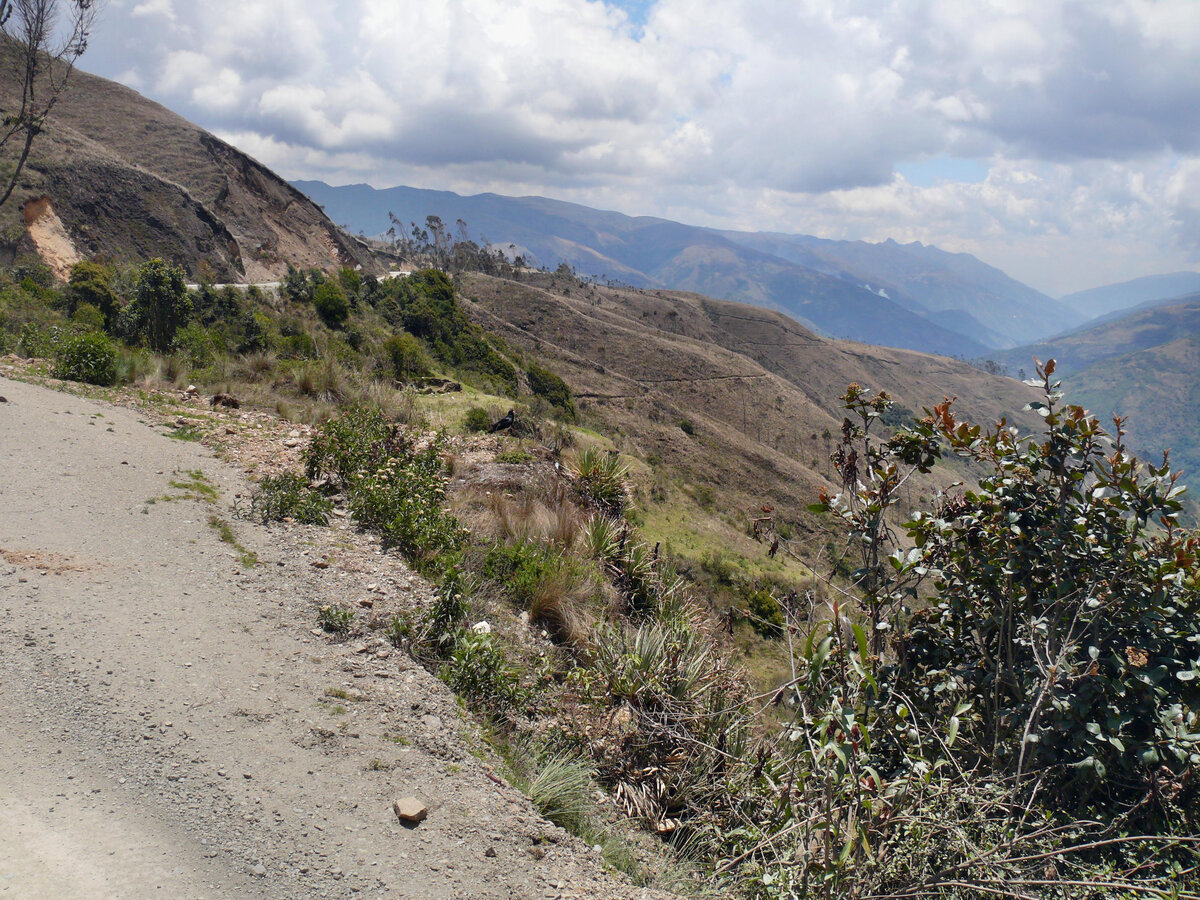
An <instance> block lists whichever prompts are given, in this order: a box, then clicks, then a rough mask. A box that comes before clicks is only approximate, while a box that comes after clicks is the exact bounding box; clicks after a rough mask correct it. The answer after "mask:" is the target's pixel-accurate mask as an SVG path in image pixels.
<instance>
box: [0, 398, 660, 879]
mask: <svg viewBox="0 0 1200 900" xmlns="http://www.w3.org/2000/svg"><path fill="white" fill-rule="evenodd" d="M0 395H3V396H4V397H5V398H6V402H4V403H0V557H2V558H0V898H9V897H11V898H21V900H37V898H47V900H50V898H53V900H71V898H81V900H82V898H88V900H94V898H146V897H169V898H268V897H270V898H281V897H289V898H290V897H296V898H307V897H389V898H476V897H477V898H527V897H528V898H542V897H570V898H576V897H579V898H582V897H587V898H589V900H607V898H651V897H661V896H662V895H659V894H656V893H655V892H651V891H647V890H642V889H639V888H636V887H633V886H632V885H630V884H629V883H628V882H627V881H625V880H623V879H622V878H619V877H617V876H614V875H610V874H608V873H606V872H604V871H603V870H602V868H601V867H600V865H599V864H598V858H597V856H596V854H595V853H594V851H593V850H591V849H590V848H588V847H586V846H585V845H583V844H582V842H579V841H577V840H576V839H574V838H571V837H569V836H568V835H566V833H565V832H562V831H561V830H559V829H557V828H555V827H554V826H552V825H550V824H549V823H547V822H545V821H544V820H542V819H541V818H540V817H539V816H538V815H537V814H536V812H535V811H534V810H533V808H532V807H531V805H530V804H529V802H528V801H527V800H526V799H525V798H524V797H522V796H521V795H520V794H519V793H518V792H516V791H515V790H513V789H512V788H511V787H508V786H507V785H506V784H504V783H502V782H501V780H500V779H498V778H497V777H496V776H495V775H494V774H493V773H492V772H491V770H490V767H489V765H488V760H489V756H488V752H487V751H486V748H484V747H483V745H482V743H481V742H480V741H479V739H478V737H477V735H476V730H475V727H474V725H473V724H472V723H471V722H470V721H469V720H468V719H467V717H465V716H464V715H463V714H462V713H461V711H460V710H459V707H458V706H457V704H456V703H455V702H454V698H453V697H452V696H451V695H450V694H449V692H448V691H447V690H446V689H445V688H444V686H443V685H442V684H441V683H440V682H438V681H437V680H436V679H434V678H433V677H432V676H430V675H429V674H428V673H427V672H425V671H424V670H423V669H421V668H420V667H419V666H416V665H415V664H413V663H412V661H411V660H409V659H407V658H406V657H404V656H403V655H402V654H398V653H396V652H395V651H393V650H390V649H389V648H388V647H387V645H386V644H385V643H384V642H383V641H381V640H379V639H377V638H376V637H374V636H373V635H372V634H368V635H367V636H366V637H363V638H357V639H351V640H350V641H346V642H341V643H339V642H335V641H331V640H330V639H329V638H328V637H327V636H325V635H324V634H321V633H313V632H312V627H313V625H314V624H315V615H316V610H317V608H318V606H319V605H320V604H321V603H328V602H330V601H335V600H336V601H343V602H350V603H354V602H355V600H356V598H372V597H373V598H375V599H374V600H373V601H372V602H373V603H374V605H375V609H376V611H377V612H379V613H380V614H391V613H393V612H394V611H395V610H396V609H398V608H400V607H402V606H403V605H404V604H405V602H406V600H409V595H410V592H411V591H416V590H420V589H421V588H420V585H418V584H416V583H415V581H414V579H413V578H412V576H411V573H407V572H406V570H404V569H403V567H402V566H400V565H399V563H397V562H396V561H394V560H392V559H389V558H387V557H383V556H382V555H379V554H378V552H377V551H374V550H370V551H368V552H369V553H374V554H376V555H375V556H374V557H373V559H374V562H373V564H372V565H373V566H374V568H368V567H363V566H360V567H358V568H357V569H355V568H354V567H339V566H338V565H336V564H335V565H324V564H322V563H319V562H318V563H317V565H314V561H317V560H323V559H329V558H335V559H336V558H337V554H338V553H342V554H343V556H344V555H345V551H344V548H345V547H347V546H349V545H350V544H351V543H352V542H353V541H355V540H361V538H360V537H359V536H357V535H356V534H355V533H354V532H353V531H352V529H350V528H348V527H346V526H344V523H343V525H342V527H341V530H339V529H338V528H329V529H314V528H306V527H302V526H293V527H290V528H289V527H275V528H270V529H268V528H265V527H261V526H257V525H251V524H250V523H248V522H246V521H242V520H238V519H236V518H235V517H234V515H233V512H232V509H231V504H232V503H233V501H234V498H235V497H236V496H237V495H238V494H239V493H244V492H245V491H246V489H247V485H246V482H245V481H244V480H243V477H242V474H241V473H240V472H239V471H238V470H236V469H235V468H233V467H232V466H231V465H229V464H227V463H225V462H223V461H221V460H219V459H217V458H216V457H214V456H213V455H212V453H211V452H210V451H208V450H206V449H205V448H204V447H203V446H201V445H200V444H198V443H189V442H185V441H179V440H172V439H170V438H168V437H167V436H165V435H164V434H163V432H162V431H161V430H157V429H155V428H154V427H152V426H151V425H150V424H148V423H146V422H144V421H142V420H141V419H140V418H139V414H138V412H137V411H136V410H130V409H125V408H121V407H117V406H113V405H109V404H104V403H99V402H93V401H90V400H85V399H81V398H79V397H76V396H72V395H69V394H65V393H58V392H54V391H51V390H48V389H46V388H42V387H37V386H33V385H29V384H25V383H20V382H16V381H13V380H11V379H4V378H0ZM171 482H175V485H172V484H171ZM180 485H190V486H191V487H180ZM205 485H208V486H211V488H212V489H215V496H210V497H208V498H206V497H205V494H210V495H212V494H214V491H213V490H207V489H205V488H204V487H203V486H205ZM167 497H175V498H176V499H170V500H168V499H165V498H167ZM214 517H215V518H214ZM221 520H223V521H225V522H226V523H228V524H229V525H230V526H231V527H232V529H233V532H234V538H235V539H236V540H237V541H238V542H239V543H240V544H241V545H242V548H244V549H243V550H239V549H236V548H234V547H232V546H231V545H230V544H229V543H225V542H223V541H222V540H221V536H220V533H219V530H218V529H217V528H214V527H213V525H214V524H219V522H220V521H221ZM243 552H252V553H254V554H256V555H257V558H258V564H257V565H254V566H249V567H247V565H246V563H245V562H244V560H243V558H242V556H243ZM368 558H371V557H368ZM368 582H372V583H368ZM363 605H365V601H364V604H363ZM406 796H413V797H416V798H418V799H419V800H420V801H421V802H422V803H424V804H426V805H427V806H428V808H429V815H428V818H427V819H426V820H425V821H424V822H422V823H421V824H419V825H417V826H416V827H414V828H407V827H404V826H403V825H401V824H400V822H399V821H398V820H397V818H396V816H395V815H394V814H393V812H392V803H393V801H394V800H396V799H399V798H402V797H406Z"/></svg>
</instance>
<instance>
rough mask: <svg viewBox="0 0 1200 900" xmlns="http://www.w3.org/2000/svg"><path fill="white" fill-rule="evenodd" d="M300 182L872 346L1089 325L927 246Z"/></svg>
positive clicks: (638, 283)
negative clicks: (765, 311) (774, 313)
mask: <svg viewBox="0 0 1200 900" xmlns="http://www.w3.org/2000/svg"><path fill="white" fill-rule="evenodd" d="M293 184H294V185H295V186H296V187H297V188H299V189H300V190H301V191H303V192H304V193H306V194H307V195H308V196H309V197H311V198H312V199H313V200H314V201H315V202H317V203H318V204H320V205H321V206H322V207H324V209H325V212H326V213H327V214H328V215H329V216H330V217H331V218H332V219H333V220H334V221H336V222H338V223H340V224H342V225H343V226H344V227H346V228H348V229H349V230H351V231H358V232H361V233H363V234H367V235H380V234H383V233H384V232H386V231H387V229H388V228H389V226H390V221H389V213H390V214H394V215H395V216H396V218H397V219H399V220H400V221H402V222H405V223H410V222H411V223H421V224H423V223H424V222H425V219H426V217H427V216H429V215H436V216H438V217H440V218H441V219H442V220H443V222H445V223H446V225H447V226H448V227H450V229H451V230H452V231H454V230H455V223H456V222H458V221H459V220H461V221H463V222H464V223H465V224H466V227H467V229H468V233H469V235H470V237H471V238H472V239H473V240H477V241H482V240H487V241H490V242H491V243H493V244H495V245H498V246H504V247H507V246H508V245H510V244H511V245H512V248H513V249H512V252H513V253H514V254H520V255H522V256H524V257H525V258H526V259H527V260H528V261H530V262H531V263H532V264H534V265H539V266H546V267H548V268H555V267H557V266H558V265H559V264H560V263H562V262H566V263H568V264H569V265H571V266H572V267H573V268H574V269H575V270H576V271H577V272H578V273H579V274H581V275H585V276H590V277H595V278H608V279H610V280H614V281H620V282H623V283H625V284H628V285H630V286H633V287H641V288H663V289H672V290H688V291H695V292H697V293H701V294H705V295H707V296H710V297H715V298H717V299H723V300H737V301H741V302H748V303H753V304H756V305H758V306H764V307H768V308H772V309H776V310H780V311H782V312H785V313H787V314H788V315H790V316H792V317H794V318H796V319H798V320H799V321H801V322H802V323H804V324H806V325H808V326H809V327H812V328H813V329H815V330H817V331H819V332H821V333H823V334H826V335H829V336H832V337H847V338H851V339H853V340H857V341H863V342H865V343H871V344H883V345H887V346H891V347H901V348H907V349H913V350H924V351H928V352H933V353H941V354H944V355H948V356H961V357H965V358H969V359H973V358H982V357H988V356H991V355H993V351H994V350H995V349H997V348H1007V347H1013V346H1015V345H1017V344H1021V343H1027V342H1029V341H1032V340H1036V339H1037V338H1039V337H1043V336H1045V335H1047V334H1053V333H1056V332H1059V331H1062V330H1064V329H1067V328H1070V327H1072V326H1074V325H1077V324H1079V323H1080V321H1081V320H1082V317H1081V316H1080V315H1079V314H1078V313H1076V312H1075V311H1074V310H1073V309H1071V308H1070V307H1068V306H1065V305H1063V304H1061V303H1059V302H1058V301H1056V300H1054V299H1053V298H1051V297H1048V296H1046V295H1045V294H1042V293H1040V292H1038V291H1035V290H1034V289H1033V288H1030V287H1028V286H1027V285H1024V284H1021V283H1020V282H1018V281H1015V280H1014V279H1012V278H1010V277H1008V276H1007V275H1005V274H1004V273H1003V272H1001V271H1000V270H999V269H996V268H993V267H992V266H988V265H986V264H985V263H983V262H981V261H980V260H978V259H976V258H975V257H973V256H971V255H969V254H962V253H957V254H956V253H947V252H945V251H942V250H939V249H938V248H936V247H928V246H925V245H923V244H920V243H913V244H898V243H896V242H895V241H885V242H883V243H880V244H870V243H865V242H861V241H830V240H822V239H819V238H814V237H807V236H804V235H789V234H775V233H763V232H759V233H746V232H736V231H721V230H717V229H711V228H700V227H695V226H691V225H684V224H681V223H678V222H672V221H669V220H666V219H659V218H653V217H646V216H639V217H633V216H626V215H622V214H621V213H616V212H606V211H601V210H596V209H591V208H589V207H586V206H581V205H579V204H574V203H564V202H561V201H557V200H549V199H546V198H543V197H504V196H500V195H498V194H480V195H477V196H471V197H464V196H460V195H458V194H454V193H450V192H448V191H429V190H421V189H417V188H409V187H395V188H389V189H386V190H379V189H376V188H373V187H371V186H370V185H365V184H357V185H346V186H343V187H332V186H330V185H328V184H325V183H324V182H320V181H297V182H293Z"/></svg>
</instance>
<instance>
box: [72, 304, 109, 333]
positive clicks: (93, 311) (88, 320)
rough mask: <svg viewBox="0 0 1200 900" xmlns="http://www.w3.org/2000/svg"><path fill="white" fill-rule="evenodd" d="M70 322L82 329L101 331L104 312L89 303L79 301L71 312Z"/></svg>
mask: <svg viewBox="0 0 1200 900" xmlns="http://www.w3.org/2000/svg"><path fill="white" fill-rule="evenodd" d="M71 324H72V325H74V326H76V327H77V328H80V329H82V330H83V331H103V330H104V313H102V312H100V310H98V309H97V308H96V307H94V306H92V304H90V303H81V304H79V306H77V307H76V308H75V312H73V313H71Z"/></svg>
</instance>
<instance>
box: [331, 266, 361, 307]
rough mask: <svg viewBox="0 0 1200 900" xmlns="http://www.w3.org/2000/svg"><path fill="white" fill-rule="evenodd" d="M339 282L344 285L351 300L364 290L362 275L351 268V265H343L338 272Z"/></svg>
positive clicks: (343, 287) (343, 288)
mask: <svg viewBox="0 0 1200 900" xmlns="http://www.w3.org/2000/svg"><path fill="white" fill-rule="evenodd" d="M337 277H338V283H339V284H340V285H341V286H342V290H344V291H345V292H346V296H347V298H350V299H351V300H353V299H355V298H357V297H358V295H359V292H360V291H361V290H362V283H363V281H362V275H360V274H359V273H358V272H356V271H355V270H354V269H351V268H350V267H349V266H342V268H340V269H338V273H337Z"/></svg>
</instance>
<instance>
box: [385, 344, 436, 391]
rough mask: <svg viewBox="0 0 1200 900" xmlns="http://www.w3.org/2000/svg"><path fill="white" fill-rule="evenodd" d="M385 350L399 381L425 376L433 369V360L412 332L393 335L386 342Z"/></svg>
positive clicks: (393, 372)
mask: <svg viewBox="0 0 1200 900" xmlns="http://www.w3.org/2000/svg"><path fill="white" fill-rule="evenodd" d="M383 352H384V353H385V354H387V358H388V360H389V361H390V362H391V364H392V374H393V375H394V376H395V378H396V380H397V381H411V380H412V379H414V378H424V377H426V376H427V375H429V374H430V372H431V371H432V369H433V360H431V359H430V358H429V354H428V353H427V352H426V350H425V348H424V347H423V346H421V342H420V341H418V340H417V339H416V338H415V337H413V336H412V335H411V334H394V335H392V336H391V337H390V338H388V339H387V340H386V341H385V342H384V344H383Z"/></svg>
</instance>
